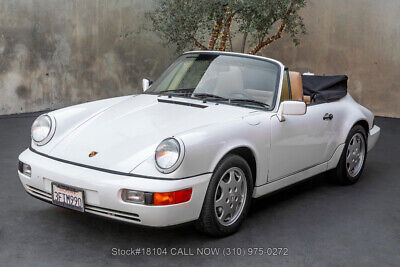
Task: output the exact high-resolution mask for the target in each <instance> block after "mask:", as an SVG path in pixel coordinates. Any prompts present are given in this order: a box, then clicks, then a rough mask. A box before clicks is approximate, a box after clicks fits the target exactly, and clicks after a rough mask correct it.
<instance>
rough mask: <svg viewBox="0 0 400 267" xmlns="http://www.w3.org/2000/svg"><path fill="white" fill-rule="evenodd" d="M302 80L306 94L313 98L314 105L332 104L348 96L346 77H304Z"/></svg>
mask: <svg viewBox="0 0 400 267" xmlns="http://www.w3.org/2000/svg"><path fill="white" fill-rule="evenodd" d="M302 78H303V90H304V94H305V95H309V96H311V103H312V104H320V103H328V102H332V101H335V100H339V99H341V98H342V97H344V96H346V94H347V80H348V77H347V76H346V75H337V76H317V75H302Z"/></svg>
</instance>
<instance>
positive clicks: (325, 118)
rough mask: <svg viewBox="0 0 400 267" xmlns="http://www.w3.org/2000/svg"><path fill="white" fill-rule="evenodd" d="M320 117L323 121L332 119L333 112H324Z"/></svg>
mask: <svg viewBox="0 0 400 267" xmlns="http://www.w3.org/2000/svg"><path fill="white" fill-rule="evenodd" d="M322 119H323V120H324V121H325V120H332V119H333V114H329V113H325V116H324V117H323V118H322Z"/></svg>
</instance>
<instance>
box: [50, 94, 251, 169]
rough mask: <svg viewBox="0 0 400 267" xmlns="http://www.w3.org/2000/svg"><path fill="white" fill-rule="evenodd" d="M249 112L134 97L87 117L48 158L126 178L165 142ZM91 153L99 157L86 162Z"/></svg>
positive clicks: (197, 103) (206, 104)
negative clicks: (128, 173)
mask: <svg viewBox="0 0 400 267" xmlns="http://www.w3.org/2000/svg"><path fill="white" fill-rule="evenodd" d="M160 101H165V102H160ZM193 104H194V105H193ZM251 111H252V110H251V109H247V108H241V107H236V106H230V105H222V104H220V105H216V104H215V103H211V102H208V103H202V102H200V101H198V100H191V99H184V98H168V97H158V96H156V95H146V94H143V95H138V96H135V97H129V98H128V99H126V100H125V101H122V102H120V103H118V104H116V105H114V106H112V107H110V108H109V109H106V110H104V111H103V112H101V113H99V114H97V115H96V116H94V117H91V118H90V119H89V120H87V121H86V122H85V123H83V124H82V125H80V126H79V127H77V128H76V129H75V130H74V131H72V132H71V133H69V134H68V135H67V136H65V137H63V138H62V140H60V141H58V143H57V144H56V145H55V146H54V148H53V149H52V150H51V151H50V153H49V154H50V155H51V156H53V157H57V158H61V159H64V160H68V161H72V162H77V163H81V164H86V165H90V166H94V167H99V168H105V169H109V170H115V171H120V172H130V171H131V170H132V169H134V168H135V167H136V166H137V165H139V164H140V163H141V162H143V161H144V160H146V159H147V158H149V157H150V156H153V155H154V150H155V148H156V147H157V145H158V144H159V143H160V142H161V141H162V140H164V139H165V138H168V137H171V136H176V135H178V134H179V133H182V132H187V131H190V130H192V129H195V128H198V127H202V126H206V125H210V124H214V123H222V122H227V121H231V120H235V119H240V118H242V117H243V116H245V115H246V114H248V113H249V112H251ZM93 151H95V152H97V154H96V155H95V156H93V157H89V154H90V153H91V152H93Z"/></svg>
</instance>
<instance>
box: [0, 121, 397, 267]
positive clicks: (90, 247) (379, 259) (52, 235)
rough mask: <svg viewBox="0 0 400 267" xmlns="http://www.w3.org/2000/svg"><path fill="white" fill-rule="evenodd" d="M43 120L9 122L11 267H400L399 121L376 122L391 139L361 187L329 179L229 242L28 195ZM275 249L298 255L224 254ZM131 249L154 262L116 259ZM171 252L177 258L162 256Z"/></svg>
mask: <svg viewBox="0 0 400 267" xmlns="http://www.w3.org/2000/svg"><path fill="white" fill-rule="evenodd" d="M33 120H34V118H33V117H32V116H26V117H14V118H12V117H6V118H0V190H1V194H0V265H1V266H9V265H14V266H15V265H17V266H23V265H29V266H32V265H33V266H35V265H40V266H54V265H60V266H70V265H74V266H75V265H76V264H85V265H105V264H117V263H118V264H121V263H122V264H132V265H135V266H136V265H138V264H143V265H144V264H146V265H149V266H152V265H160V266H161V265H162V266H189V265H208V266H230V265H231V266H240V265H248V266H253V265H264V266H265V265H270V264H272V265H277V266H310V265H318V266H321V265H323V266H328V265H329V266H344V265H348V266H376V265H378V263H380V264H381V265H384V266H388V265H393V266H394V265H396V264H399V262H400V256H399V251H400V171H399V170H400V141H399V138H400V120H399V119H387V118H377V119H376V123H377V124H378V125H379V126H381V128H382V134H381V139H380V140H379V142H378V144H377V146H376V147H375V149H374V150H373V151H372V153H370V154H369V155H368V159H367V166H366V168H365V170H364V174H363V177H362V179H361V180H360V182H359V183H358V184H356V185H353V186H347V187H342V186H338V185H335V184H332V183H331V182H330V181H329V180H328V179H326V177H325V176H324V175H319V176H316V177H313V178H312V179H310V180H308V181H306V182H303V183H301V184H299V185H296V186H294V187H292V188H290V189H287V190H284V191H281V192H279V193H276V194H274V195H272V196H267V197H264V198H262V199H259V200H257V201H255V202H254V203H253V204H254V205H253V206H252V209H251V211H250V214H249V218H248V219H247V220H246V221H245V224H244V225H243V227H242V228H241V230H240V232H239V233H237V234H235V235H233V236H230V237H227V238H224V239H215V238H210V237H206V236H203V235H201V234H199V233H197V232H196V231H195V230H194V228H193V227H192V225H191V224H188V225H184V226H180V227H174V228H170V229H152V228H144V227H139V226H135V225H130V224H126V223H120V222H115V221H111V220H108V219H104V218H101V217H96V216H94V215H87V214H80V213H78V212H73V211H69V210H66V209H62V208H58V207H55V206H52V205H49V204H47V203H44V202H41V201H39V200H37V199H34V198H32V197H30V196H28V195H27V194H26V193H25V192H24V190H23V187H22V185H21V184H20V182H19V179H18V177H17V173H16V169H17V157H18V154H19V153H20V152H22V151H23V150H24V149H25V148H26V147H27V146H28V145H29V140H30V137H29V131H30V125H31V123H32V122H33ZM274 247H283V248H287V250H288V255H287V256H267V255H264V256H260V255H258V256H249V255H246V256H232V255H231V256H228V255H225V256H224V255H223V253H225V254H228V253H230V254H235V253H236V254H239V253H241V254H243V253H244V252H243V250H239V249H238V248H244V250H245V251H246V254H248V252H253V253H255V252H256V250H255V249H253V248H263V249H267V248H274ZM148 248H149V249H150V250H147V249H148ZM152 248H155V250H153V249H152ZM157 248H158V249H157ZM204 248H206V249H205V250H202V249H204ZM210 248H211V249H213V250H212V252H213V253H214V254H217V253H219V255H214V256H212V255H209V256H204V255H203V256H200V255H198V254H199V253H200V252H203V253H206V254H207V253H211V251H210V250H208V249H210ZM224 248H231V249H230V250H227V249H225V250H224ZM131 249H132V251H133V252H134V253H138V251H137V250H136V249H140V250H139V251H140V253H141V254H143V251H145V252H148V253H149V254H153V256H145V255H141V256H137V255H136V256H135V255H130V256H114V255H113V254H118V253H120V254H122V253H131V252H130V251H131ZM164 252H166V253H167V254H168V255H160V256H154V253H155V254H163V253H164ZM269 252H270V251H269ZM173 254H174V255H173ZM175 254H179V255H175ZM192 254H194V255H192ZM228 264H229V265H228Z"/></svg>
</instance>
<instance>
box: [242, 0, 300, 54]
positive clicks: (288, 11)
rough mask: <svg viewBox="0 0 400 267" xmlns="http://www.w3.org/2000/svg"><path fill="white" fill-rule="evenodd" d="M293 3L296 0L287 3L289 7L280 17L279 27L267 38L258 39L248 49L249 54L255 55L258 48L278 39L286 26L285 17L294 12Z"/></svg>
mask: <svg viewBox="0 0 400 267" xmlns="http://www.w3.org/2000/svg"><path fill="white" fill-rule="evenodd" d="M295 4H296V0H292V1H291V3H290V5H289V8H288V10H287V11H286V16H285V17H284V18H283V19H282V21H283V23H282V24H281V26H279V28H278V31H277V32H276V33H275V34H274V35H272V36H271V37H269V38H268V39H266V40H264V38H263V39H261V40H260V41H259V43H258V44H257V45H256V46H255V47H254V48H253V49H251V50H250V51H249V54H251V55H255V54H257V53H258V52H259V51H260V50H262V49H264V48H265V47H266V46H268V45H269V44H270V43H272V42H273V41H276V40H278V39H280V38H281V37H282V33H283V31H284V30H285V29H286V27H287V24H286V22H285V21H286V18H287V17H289V16H291V15H292V14H293V12H294V10H293V9H294V7H295Z"/></svg>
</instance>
